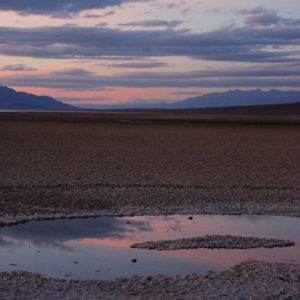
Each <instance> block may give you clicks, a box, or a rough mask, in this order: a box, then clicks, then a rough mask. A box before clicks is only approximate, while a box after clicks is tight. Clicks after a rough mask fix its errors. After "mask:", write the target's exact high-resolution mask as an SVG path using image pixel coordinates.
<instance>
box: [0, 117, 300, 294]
mask: <svg viewBox="0 0 300 300" xmlns="http://www.w3.org/2000/svg"><path fill="white" fill-rule="evenodd" d="M136 116H137V113H92V114H89V113H76V114H60V113H46V114H44V115H43V114H42V113H40V114H34V113H27V114H21V113H19V114H18V113H9V114H5V113H1V114H0V141H1V142H0V158H1V159H0V170H1V172H0V207H1V212H0V221H1V220H2V223H3V224H2V225H4V224H5V220H7V218H8V217H18V218H22V217H24V218H25V217H26V216H32V215H34V214H36V215H37V216H43V215H47V216H49V214H50V215H51V214H52V215H53V216H55V214H65V215H70V216H71V215H76V214H82V213H84V214H87V215H88V214H96V213H99V214H101V212H104V211H105V213H106V214H109V212H113V213H123V214H130V213H132V212H134V213H135V214H162V213H163V214H171V213H198V214H201V213H204V214H207V213H209V214H239V213H251V214H279V215H291V216H298V217H299V216H300V172H299V170H300V155H299V154H300V125H299V121H297V120H295V119H293V118H287V119H286V120H285V119H284V118H278V117H269V118H263V117H261V116H259V117H238V116H234V117H222V119H220V118H218V117H216V118H215V117H213V116H211V115H210V116H202V117H201V116H200V117H199V116H195V115H194V116H192V117H186V116H184V115H181V116H179V117H178V116H176V115H175V116H174V115H172V114H171V115H167V117H166V118H162V117H161V116H157V115H156V113H152V114H150V115H149V114H148V115H147V114H146V115H144V114H140V115H138V117H136ZM1 218H2V219H1ZM3 220H4V221H3ZM283 269H284V270H285V271H284V272H283V271H282V270H283ZM249 270H250V271H249ZM251 270H252V271H251ZM266 270H267V271H266ZM276 270H277V271H278V270H279V271H278V272H277V271H276ZM265 271H266V272H265ZM231 272H232V273H226V274H225V275H224V276H225V277H226V276H228V277H226V280H225V279H224V278H225V277H224V278H223V277H222V276H223V275H222V276H221V275H220V276H219V275H218V276H217V275H216V280H218V284H219V288H215V290H214V288H213V286H214V281H213V278H208V279H207V278H206V279H205V278H202V277H201V276H200V277H201V278H200V277H199V278H198V277H197V278H196V277H195V278H190V279H191V280H194V281H193V284H194V285H195V286H197V287H198V289H196V288H195V291H198V292H200V291H202V287H203V289H205V290H206V292H207V294H206V295H207V297H212V298H213V297H216V296H218V297H220V298H222V295H223V296H224V299H226V298H227V297H229V296H234V295H237V296H240V297H243V289H249V294H248V295H250V294H251V296H253V297H254V298H255V291H256V289H258V290H257V291H261V292H262V293H263V291H264V290H266V289H265V288H266V286H268V290H266V293H267V294H265V296H266V297H267V296H270V297H271V296H272V297H273V296H276V295H277V296H278V298H280V297H281V296H282V297H286V296H287V297H288V296H291V297H292V299H293V298H294V299H296V298H297V296H299V288H300V287H299V268H298V267H295V266H291V265H287V264H286V265H282V264H281V265H276V264H273V265H272V264H263V263H262V264H259V263H254V264H252V265H251V264H250V263H249V264H246V265H243V266H241V267H237V269H236V270H233V271H231ZM238 272H241V274H242V275H241V276H242V277H241V278H240V276H239V275H238ZM249 272H250V273H249ZM251 272H253V274H256V272H258V273H257V274H258V275H257V276H256V275H255V276H254V275H253V276H254V277H255V278H256V279H255V280H254V279H253V281H251V279H249V276H252V275H251ZM276 272H277V273H278V274H279V273H280V272H281V273H282V272H283V274H285V275H286V276H287V278H283V279H282V278H281V279H280V278H279V277H278V276H279V275H278V274H277V273H276ZM247 274H250V275H247ZM262 274H265V275H266V274H272V276H273V277H274V276H275V277H274V278H273V277H272V276H271V275H270V276H271V277H272V282H273V283H274V284H273V283H272V284H271V282H269V280H270V278H271V277H270V276H269V275H268V276H267V275H266V276H265V275H262ZM0 275H1V276H0V287H1V289H0V290H1V291H0V298H1V296H3V297H4V296H5V295H7V296H9V297H11V298H12V299H14V297H16V298H17V297H18V296H20V295H21V296H22V289H23V287H24V284H25V283H24V282H29V283H30V284H31V283H32V282H31V281H35V280H36V282H38V283H39V284H42V285H45V289H44V288H43V289H41V290H40V293H39V294H37V295H35V294H32V293H29V294H26V293H27V292H24V291H23V292H24V294H23V295H24V299H25V298H26V297H27V296H28V299H29V298H30V297H32V296H33V295H34V296H35V297H38V298H41V299H42V298H43V295H44V296H45V297H46V296H47V295H48V296H49V295H50V294H51V293H52V289H53V294H51V295H52V296H51V297H55V295H58V294H55V290H57V289H56V287H57V284H58V285H59V286H61V287H62V290H61V291H62V294H61V295H60V294H59V295H60V298H63V297H66V298H67V297H70V296H71V294H70V293H69V294H68V291H69V290H68V289H69V288H70V285H72V286H73V285H74V286H75V290H76V289H77V290H76V291H79V294H76V297H78V298H80V297H79V296H80V295H81V296H82V295H83V298H84V295H86V296H87V295H90V296H91V295H94V296H95V295H96V294H93V293H94V292H95V291H96V290H97V287H100V286H101V287H102V289H103V293H104V294H105V295H104V296H103V295H102V296H103V297H104V298H105V299H107V298H108V295H110V296H111V298H112V299H119V298H120V299H121V298H122V297H125V298H127V297H130V298H138V299H139V297H141V298H149V299H150V298H153V299H160V298H161V299H167V298H168V297H169V298H168V299H175V298H176V297H177V296H178V297H179V296H180V297H179V298H178V299H196V298H197V297H199V298H201V294H195V293H196V292H193V289H192V290H191V289H188V290H186V288H180V286H181V285H180V282H177V281H176V280H177V279H161V280H162V281H159V277H158V279H155V280H156V281H155V280H154V281H151V282H148V281H146V282H144V281H143V280H144V279H142V278H136V279H130V280H129V279H128V280H124V281H120V282H118V283H107V284H104V283H101V284H100V283H97V282H95V283H84V284H85V285H88V292H86V293H87V294H84V292H82V286H81V285H82V284H83V283H82V284H81V285H80V283H76V282H71V283H66V282H65V281H54V280H53V281H47V280H46V279H40V278H39V279H36V277H34V275H30V274H27V273H25V274H23V273H20V274H19V276H17V277H16V276H15V275H12V274H9V273H3V274H0ZM277 275H278V276H277ZM259 276H261V278H262V279H264V278H265V280H257V278H258V277H259ZM276 276H277V277H278V278H279V279H278V278H277V277H276ZM288 276H290V277H289V278H288ZM254 277H253V278H254ZM200 279H201V280H200ZM45 280H46V281H45ZM157 280H158V283H157V285H156V286H155V282H157ZM185 280H186V279H185ZM200 281H201V282H202V283H201V284H200V283H199V282H200ZM219 281H220V282H219ZM133 282H137V284H138V285H139V288H138V290H139V291H140V292H139V291H135V288H134V286H133V285H134V283H133ZM160 282H163V283H160ZM168 282H169V283H174V286H173V287H172V288H170V292H168V293H167V292H166V294H163V293H161V294H160V292H161V289H160V288H159V286H160V284H162V285H164V284H166V286H170V285H169V283H168ZM188 282H189V278H187V284H188ZM197 282H198V283H197ZM204 282H206V283H207V284H208V286H210V289H209V288H208V286H207V284H206V283H204ZM268 282H269V283H268ZM7 283H8V284H7ZM275 283H276V284H275ZM118 284H120V288H119V289H116V290H115V292H114V293H116V294H111V293H109V292H107V291H108V290H109V289H110V288H112V287H114V288H115V285H118ZM197 284H198V285H197ZM279 284H281V287H282V289H280V291H279V292H278V286H279ZM25 285H26V284H25ZM47 286H48V288H49V289H48V290H47ZM79 286H81V287H80V288H79V290H78V287H79ZM144 286H147V288H149V293H150V294H147V295H146V294H145V293H146V292H145V293H144V292H141V291H142V290H143V287H144ZM64 287H66V290H64ZM242 287H244V288H242ZM130 288H131V289H130ZM220 288H221V289H220ZM5 289H6V290H5ZM124 289H125V290H126V291H127V292H125V290H124ZM180 289H181V292H182V293H183V294H182V293H177V292H178V291H179V290H180ZM250 290H251V293H250ZM38 291H39V290H38V289H37V290H35V292H36V293H38ZM46 291H48V292H47V293H48V294H47V293H46ZM118 291H119V292H118ZM151 291H156V292H155V294H153V295H152V296H151ZM223 291H224V293H223ZM43 292H45V293H46V294H43ZM50 292H51V293H50ZM64 292H65V293H64ZM81 292H82V293H83V294H80V293H81ZM198 292H197V293H198ZM1 293H2V294H1ZM18 293H20V294H18ZM49 293H50V294H49ZM126 293H127V294H126ZM143 293H144V294H143ZM222 293H223V294H222ZM276 293H277V294H276ZM289 293H290V294H289ZM25 294H26V295H27V296H26V297H25ZM74 295H75V294H74ZM121 295H123V296H122V297H121ZM172 295H173V296H172ZM176 295H177V296H176ZM197 295H198V296H197ZM202 295H205V294H202ZM175 296H176V297H175ZM277 296H276V297H277ZM95 297H96V296H95ZM99 297H100V294H99ZM114 297H115V298H114ZM246 297H247V295H246ZM276 297H275V298H276ZM100 298H101V297H100Z"/></svg>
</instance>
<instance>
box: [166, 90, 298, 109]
mask: <svg viewBox="0 0 300 300" xmlns="http://www.w3.org/2000/svg"><path fill="white" fill-rule="evenodd" d="M298 101H300V91H299V92H298V91H279V90H274V89H273V90H269V91H262V90H260V89H258V90H250V91H241V90H230V91H228V92H225V93H210V94H205V95H203V96H198V97H193V98H188V99H186V100H184V101H180V102H176V103H171V104H169V108H208V107H229V106H251V105H268V104H288V103H295V102H298Z"/></svg>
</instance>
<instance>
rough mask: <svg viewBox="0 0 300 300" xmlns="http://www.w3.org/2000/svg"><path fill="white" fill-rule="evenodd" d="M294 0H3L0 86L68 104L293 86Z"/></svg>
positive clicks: (299, 50) (299, 66) (298, 63)
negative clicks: (45, 96)
mask: <svg viewBox="0 0 300 300" xmlns="http://www.w3.org/2000/svg"><path fill="white" fill-rule="evenodd" d="M299 12H300V1H299V0H285V1H282V0H252V1H248V0H88V1H87V0H43V1H41V0H22V1H20V0H1V1H0V85H5V86H9V87H12V88H14V89H16V90H18V91H25V92H29V93H34V94H37V95H48V96H52V97H54V98H56V99H57V100H60V101H63V102H65V103H69V104H73V105H74V104H75V105H81V106H88V107H101V106H102V105H115V104H126V103H133V104H148V103H149V104H153V103H166V102H167V103H171V102H175V101H180V100H184V99H186V98H189V97H193V96H197V95H202V94H205V93H209V92H221V91H227V90H229V89H236V88H239V89H242V90H249V89H257V88H260V89H263V90H268V89H272V88H277V89H281V90H300V13H299Z"/></svg>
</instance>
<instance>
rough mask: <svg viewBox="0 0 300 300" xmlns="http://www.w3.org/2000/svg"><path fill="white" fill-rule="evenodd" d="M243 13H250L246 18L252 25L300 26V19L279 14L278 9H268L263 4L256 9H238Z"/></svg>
mask: <svg viewBox="0 0 300 300" xmlns="http://www.w3.org/2000/svg"><path fill="white" fill-rule="evenodd" d="M237 13H239V14H241V15H248V17H247V18H246V19H245V24H247V25H250V26H271V25H278V24H280V25H285V26H298V25H300V19H292V18H284V17H281V16H279V15H278V13H277V11H276V10H273V9H266V8H264V7H262V6H259V7H256V8H254V9H242V10H237Z"/></svg>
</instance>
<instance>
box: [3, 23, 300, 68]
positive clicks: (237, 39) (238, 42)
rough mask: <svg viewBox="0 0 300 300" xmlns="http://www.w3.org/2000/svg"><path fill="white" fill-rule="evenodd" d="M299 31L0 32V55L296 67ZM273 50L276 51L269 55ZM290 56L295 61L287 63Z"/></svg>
mask: <svg viewBox="0 0 300 300" xmlns="http://www.w3.org/2000/svg"><path fill="white" fill-rule="evenodd" d="M297 45H300V27H286V26H275V27H262V28H261V27H241V28H235V27H225V28H221V29H218V30H214V31H209V32H204V33H190V32H186V31H179V30H176V31H175V30H172V29H165V30H160V31H155V30H148V31H144V30H131V31H122V30H118V29H110V28H103V27H100V28H97V27H79V26H72V25H68V26H61V27H36V28H12V27H0V53H1V54H3V55H9V56H25V57H36V58H72V59H82V58H93V59H97V58H103V57H107V56H109V57H120V56H123V57H132V56H134V57H155V56H186V57H192V58H197V59H204V60H215V61H246V62H289V61H290V62H292V61H294V62H296V61H299V52H296V51H294V52H291V51H287V50H282V49H280V47H283V46H297ZM267 47H268V48H270V47H273V48H274V47H276V48H278V50H277V51H275V50H274V49H272V51H269V50H267ZM291 55H292V56H293V57H291Z"/></svg>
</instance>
